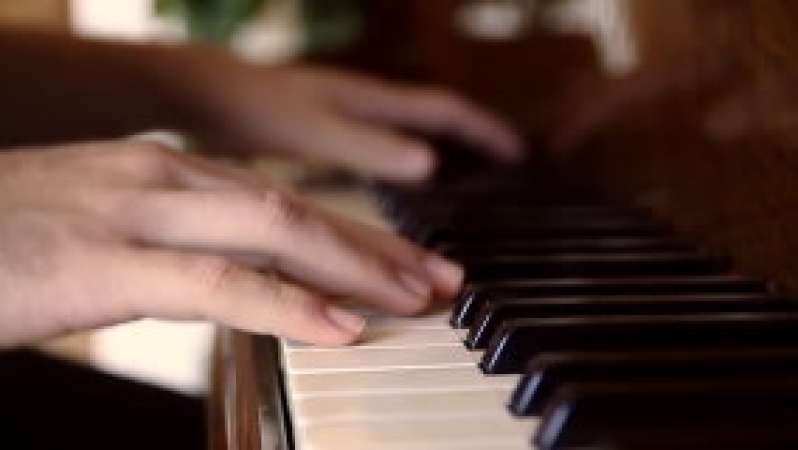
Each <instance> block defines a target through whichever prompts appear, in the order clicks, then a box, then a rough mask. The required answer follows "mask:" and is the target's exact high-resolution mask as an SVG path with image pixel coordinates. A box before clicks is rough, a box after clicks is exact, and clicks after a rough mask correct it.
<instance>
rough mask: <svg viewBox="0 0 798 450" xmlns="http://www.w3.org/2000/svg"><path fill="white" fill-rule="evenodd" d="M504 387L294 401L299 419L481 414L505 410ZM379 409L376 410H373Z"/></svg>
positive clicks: (327, 420) (506, 395)
mask: <svg viewBox="0 0 798 450" xmlns="http://www.w3.org/2000/svg"><path fill="white" fill-rule="evenodd" d="M508 398H509V393H508V392H507V390H506V389H494V390H485V391H473V392H423V393H421V392H414V393H404V394H382V395H338V396H329V397H311V398H305V399H300V400H298V401H297V402H296V403H295V408H296V412H297V414H298V416H299V417H298V423H300V424H302V425H304V426H307V425H311V424H330V423H345V422H368V421H384V420H399V419H409V418H414V417H416V418H417V417H436V416H448V417H454V416H484V415H486V414H495V413H496V412H498V411H504V410H505V405H506V403H507V399H508ZM375 411H379V414H375V413H374V412H375Z"/></svg>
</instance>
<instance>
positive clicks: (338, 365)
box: [285, 344, 478, 376]
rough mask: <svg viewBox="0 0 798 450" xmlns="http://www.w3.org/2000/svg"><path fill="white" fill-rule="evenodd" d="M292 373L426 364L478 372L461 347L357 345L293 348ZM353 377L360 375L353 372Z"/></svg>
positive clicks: (422, 366)
mask: <svg viewBox="0 0 798 450" xmlns="http://www.w3.org/2000/svg"><path fill="white" fill-rule="evenodd" d="M285 360H286V361H287V362H288V364H289V365H290V367H291V373H292V374H295V375H297V374H310V373H333V372H362V371H368V370H372V371H373V370H412V369H421V368H425V367H465V368H469V369H471V370H472V371H474V372H477V371H478V368H477V365H476V363H475V362H474V360H473V359H472V356H471V355H469V354H468V352H467V351H466V350H465V349H464V348H463V346H462V345H460V344H458V345H457V346H430V347H415V348H413V347H411V348H408V347H399V348H379V347H378V348H368V347H367V348H357V349H341V350H330V351H324V352H313V351H310V352H301V351H293V352H291V353H288V354H286V355H285ZM353 376H358V375H357V374H353Z"/></svg>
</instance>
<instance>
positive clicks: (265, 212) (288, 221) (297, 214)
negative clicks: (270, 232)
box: [255, 190, 309, 227]
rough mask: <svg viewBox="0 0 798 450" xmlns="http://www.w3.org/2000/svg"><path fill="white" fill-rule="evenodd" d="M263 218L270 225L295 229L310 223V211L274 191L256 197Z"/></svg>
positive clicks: (267, 191) (297, 202) (264, 192)
mask: <svg viewBox="0 0 798 450" xmlns="http://www.w3.org/2000/svg"><path fill="white" fill-rule="evenodd" d="M255 201H256V202H257V204H258V211H259V213H260V214H261V218H262V219H263V220H264V222H265V223H266V224H268V225H273V226H282V227H294V226H297V225H300V224H303V223H305V222H307V221H308V216H309V212H308V209H307V208H306V207H305V206H304V205H302V204H301V203H300V202H299V201H298V200H296V199H294V198H291V197H290V196H289V195H287V194H284V193H282V192H278V191H274V190H266V191H262V192H259V193H257V194H256V195H255Z"/></svg>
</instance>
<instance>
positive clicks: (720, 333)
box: [280, 169, 798, 450]
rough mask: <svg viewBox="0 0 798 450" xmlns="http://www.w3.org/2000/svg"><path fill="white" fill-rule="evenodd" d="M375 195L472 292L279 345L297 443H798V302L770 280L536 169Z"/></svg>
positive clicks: (437, 446) (318, 449) (443, 449)
mask: <svg viewBox="0 0 798 450" xmlns="http://www.w3.org/2000/svg"><path fill="white" fill-rule="evenodd" d="M444 178H445V177H444ZM378 191H379V192H380V195H379V197H378V199H379V202H380V203H381V209H382V210H383V212H385V214H386V215H387V216H388V218H389V221H390V223H391V224H392V226H394V227H395V228H396V230H397V231H398V232H400V233H402V234H404V235H406V236H408V237H409V238H411V239H413V240H415V241H417V242H420V243H422V244H424V245H426V246H429V247H432V248H435V249H437V250H439V251H441V252H442V253H444V254H447V255H448V256H450V257H452V258H454V259H456V260H459V261H460V262H462V263H463V264H464V265H465V266H466V273H467V282H468V286H467V287H466V289H464V291H463V292H462V294H461V295H460V298H459V299H457V301H456V302H455V304H454V305H453V306H452V307H451V308H450V309H446V310H443V311H438V312H434V313H432V314H430V315H427V316H424V317H419V318H395V317H385V316H382V315H380V314H377V313H374V312H369V314H370V315H371V318H370V325H369V328H368V331H367V332H366V335H365V336H364V337H363V339H362V342H361V343H360V344H358V345H355V346H352V347H347V348H318V347H311V346H305V345H302V344H297V343H292V342H282V343H281V344H280V346H281V355H282V364H283V370H284V375H283V380H284V381H283V382H284V384H285V397H286V403H287V406H288V410H289V413H290V417H291V429H292V434H293V447H294V449H296V450H333V449H348V450H375V449H382V450H392V449H397V450H398V449H402V450H433V449H434V450H447V449H458V450H462V449H489V450H505V449H506V450H515V449H529V448H540V449H545V450H549V449H551V450H554V449H572V448H612V449H666V448H690V449H699V448H701V449H703V448H707V449H714V448H724V449H731V448H798V427H795V426H794V422H795V419H798V301H796V300H795V299H794V298H792V297H790V296H788V295H787V294H785V293H783V292H781V291H780V290H779V289H777V288H776V287H775V286H774V284H773V283H772V282H769V281H768V280H764V279H760V278H757V277H753V276H747V275H744V274H741V273H740V272H739V271H737V270H736V269H735V267H734V265H733V264H732V262H730V261H729V260H728V259H727V258H724V257H723V256H721V255H717V254H715V253H714V252H712V251H710V250H708V249H706V248H703V247H701V246H700V245H698V244H696V243H693V242H690V241H688V240H685V239H682V238H679V237H676V236H674V234H673V232H671V230H669V228H668V227H667V226H665V225H664V224H661V223H659V222H657V221H656V220H655V219H654V218H653V217H652V216H651V215H650V214H649V213H648V212H647V211H646V210H644V209H640V208H632V207H622V206H618V205H616V204H613V203H610V202H607V201H606V200H604V199H602V198H601V196H600V195H599V194H598V193H597V192H596V191H595V190H594V189H592V188H591V187H589V186H584V185H580V184H579V183H576V182H574V181H573V180H572V179H569V178H568V177H567V176H563V177H562V178H558V177H557V176H556V175H553V174H552V173H550V172H547V171H545V170H541V169H537V170H535V171H533V172H531V173H530V172H529V171H528V170H517V171H513V172H510V171H506V170H502V171H499V172H492V171H490V170H482V171H479V172H478V173H476V174H474V173H471V174H470V176H468V177H466V178H465V179H463V178H456V177H455V178H452V179H444V180H441V181H439V182H438V183H437V184H436V185H434V186H433V187H431V188H423V189H420V190H417V191H410V190H406V191H402V190H398V189H389V188H382V189H378Z"/></svg>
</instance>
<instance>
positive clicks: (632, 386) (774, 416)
mask: <svg viewBox="0 0 798 450" xmlns="http://www.w3.org/2000/svg"><path fill="white" fill-rule="evenodd" d="M796 418H798V380H796V379H794V378H789V377H776V378H763V379H756V378H754V379H751V378H742V377H741V378H740V379H733V380H721V381H718V380H701V381H675V382H629V383H573V384H567V385H565V386H563V387H562V388H560V389H558V391H557V393H556V394H555V396H554V399H553V400H552V403H551V404H550V405H549V406H547V408H546V412H545V414H544V416H543V418H542V420H541V423H540V426H539V427H538V431H537V435H536V437H535V443H536V444H537V445H538V446H539V448H541V449H542V450H557V449H571V448H583V447H591V448H593V447H595V446H599V447H600V448H629V447H622V446H621V447H619V446H618V444H621V445H623V444H622V443H624V442H638V443H642V442H645V441H648V442H649V445H648V446H647V447H637V448H660V449H661V448H669V449H672V448H691V449H698V448H702V449H715V448H726V447H724V446H723V445H720V444H722V443H726V442H728V443H731V444H732V445H733V446H734V448H741V447H740V446H738V445H737V444H736V443H738V442H739V443H741V442H745V443H747V444H752V443H753V444H755V445H754V446H752V447H748V448H770V447H761V446H758V445H756V444H762V443H766V442H792V443H795V442H798V440H795V438H796V437H798V433H795V432H794V431H792V430H795V429H796V427H795V419H796ZM719 431H721V432H719ZM779 448H791V447H779ZM793 448H794V447H793Z"/></svg>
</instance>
